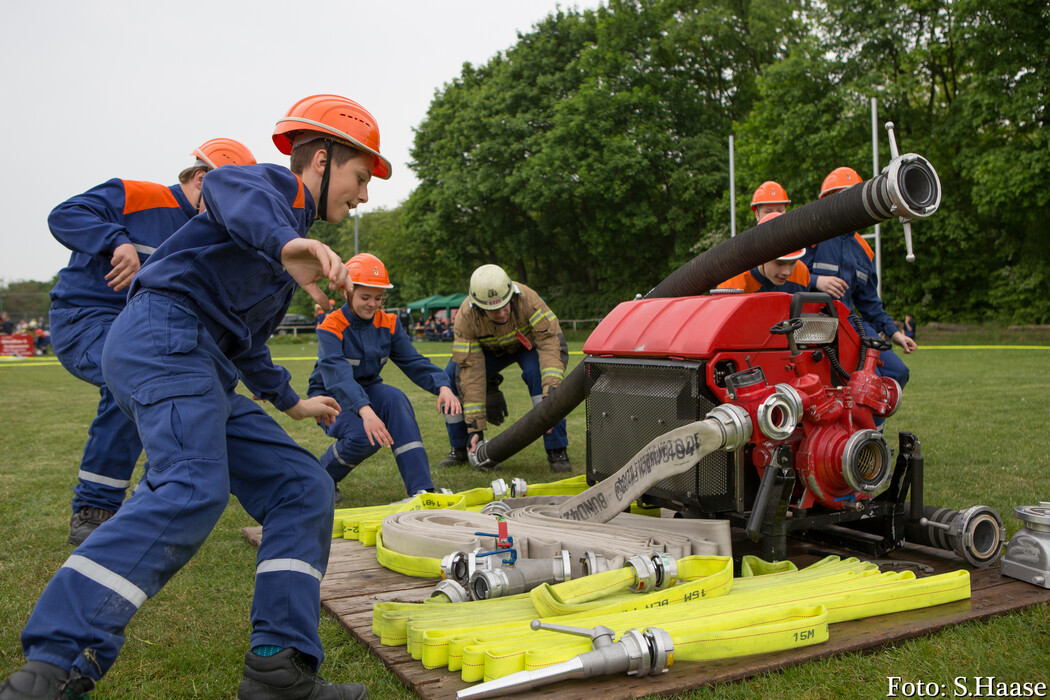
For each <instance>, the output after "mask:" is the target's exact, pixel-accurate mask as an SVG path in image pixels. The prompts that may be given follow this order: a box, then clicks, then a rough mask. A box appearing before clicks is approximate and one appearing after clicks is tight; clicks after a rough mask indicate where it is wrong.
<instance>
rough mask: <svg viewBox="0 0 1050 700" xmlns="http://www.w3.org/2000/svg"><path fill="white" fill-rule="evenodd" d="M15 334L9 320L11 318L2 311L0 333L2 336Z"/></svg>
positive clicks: (11, 322)
mask: <svg viewBox="0 0 1050 700" xmlns="http://www.w3.org/2000/svg"><path fill="white" fill-rule="evenodd" d="M14 332H15V324H14V322H13V321H12V320H11V317H10V316H8V315H7V312H6V311H4V312H2V313H0V333H2V334H3V335H11V334H12V333H14Z"/></svg>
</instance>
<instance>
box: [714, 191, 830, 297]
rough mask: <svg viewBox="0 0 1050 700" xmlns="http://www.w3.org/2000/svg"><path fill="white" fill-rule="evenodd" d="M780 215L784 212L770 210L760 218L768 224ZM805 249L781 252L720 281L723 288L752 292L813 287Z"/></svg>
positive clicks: (792, 291)
mask: <svg viewBox="0 0 1050 700" xmlns="http://www.w3.org/2000/svg"><path fill="white" fill-rule="evenodd" d="M778 216H780V212H775V211H774V212H769V213H768V214H766V215H765V216H763V217H762V219H761V220H760V221H759V222H758V223H759V224H764V223H765V222H767V221H769V220H770V219H775V218H776V217H778ZM805 253H806V251H805V250H796V251H795V252H793V253H788V254H786V255H781V256H780V257H779V258H777V259H776V260H770V261H769V262H766V263H762V264H761V265H759V266H758V267H753V268H751V269H750V270H748V271H747V272H742V273H740V274H739V275H737V276H736V277H733V278H732V279H728V280H726V281H725V282H723V283H722V284H720V285H718V288H719V289H739V290H740V291H742V292H745V293H748V294H751V293H754V292H787V293H788V294H794V293H795V292H805V291H808V290H809V287H810V280H809V270H808V269H807V268H806V265H805V263H803V262H801V258H802V256H803V255H805Z"/></svg>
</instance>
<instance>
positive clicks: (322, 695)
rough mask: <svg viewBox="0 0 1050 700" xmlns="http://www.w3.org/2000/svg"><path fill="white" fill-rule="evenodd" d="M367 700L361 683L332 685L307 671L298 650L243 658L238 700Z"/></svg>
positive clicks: (305, 663) (286, 650)
mask: <svg viewBox="0 0 1050 700" xmlns="http://www.w3.org/2000/svg"><path fill="white" fill-rule="evenodd" d="M300 698H301V699H302V700H367V699H368V688H366V687H365V686H364V684H363V683H344V684H342V685H335V684H332V683H329V682H328V681H326V680H325V679H323V678H321V677H320V676H319V675H317V673H315V672H314V671H313V670H311V668H310V664H309V663H308V662H307V660H306V657H305V656H303V654H301V653H300V652H299V650H298V649H292V648H291V647H289V648H288V649H285V650H283V651H280V652H278V653H276V654H274V655H273V656H259V655H258V654H254V653H252V652H250V651H249V652H248V653H247V654H245V655H244V675H243V676H242V677H241V684H240V686H239V687H238V688H237V700H299V699H300Z"/></svg>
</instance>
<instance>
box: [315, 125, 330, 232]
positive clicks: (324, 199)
mask: <svg viewBox="0 0 1050 700" xmlns="http://www.w3.org/2000/svg"><path fill="white" fill-rule="evenodd" d="M324 152H325V160H324V173H323V174H322V175H321V196H320V200H321V201H319V202H318V203H317V218H318V219H321V220H322V221H327V220H328V178H329V175H330V174H331V171H332V140H331V139H325V140H324Z"/></svg>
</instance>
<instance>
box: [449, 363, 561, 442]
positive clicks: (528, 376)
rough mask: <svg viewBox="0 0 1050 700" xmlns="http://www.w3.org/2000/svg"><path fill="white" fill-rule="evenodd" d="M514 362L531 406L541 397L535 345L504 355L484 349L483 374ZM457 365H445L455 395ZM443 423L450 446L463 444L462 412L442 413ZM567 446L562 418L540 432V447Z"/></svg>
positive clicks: (464, 440) (463, 426) (456, 389)
mask: <svg viewBox="0 0 1050 700" xmlns="http://www.w3.org/2000/svg"><path fill="white" fill-rule="evenodd" d="M515 363H517V365H518V366H519V367H521V380H522V381H523V382H525V386H527V387H528V389H529V396H530V397H532V405H533V406H535V405H536V404H538V403H539V402H540V401H542V400H543V380H542V378H541V376H540V354H539V353H538V352H537V351H536V349H535V348H533V349H532V350H526V349H525V348H519V349H518V351H517V352H515V353H510V354H506V355H499V356H497V355H493V354H492V353H489V352H486V353H485V377H486V378H489V377H492V376H493V375H496V374H499V373H500V372H501V371H503V370H504V369H505V368H507V367H509V366H510V365H512V364H515ZM458 370H459V365H458V364H456V363H455V362H452V361H449V363H448V366H447V367H445V372H446V374H448V380H449V382H451V384H452V391H454V392H455V394H456V396H459V382H458V380H457V377H456V375H457V374H458ZM445 427H446V428H447V429H448V442H449V445H450V446H452V447H453V448H457V447H458V448H463V447H466V446H467V425H466V423H465V422H464V421H463V415H462V414H460V415H458V416H445ZM568 446H569V435H568V433H567V431H566V430H565V419H564V418H563V419H562V420H560V421H559V422H558V424H557V425H555V426H554V428H553V429H552V430H551V431H550V432H548V433H544V434H543V447H544V449H546V450H557V449H564V448H565V447H568Z"/></svg>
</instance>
